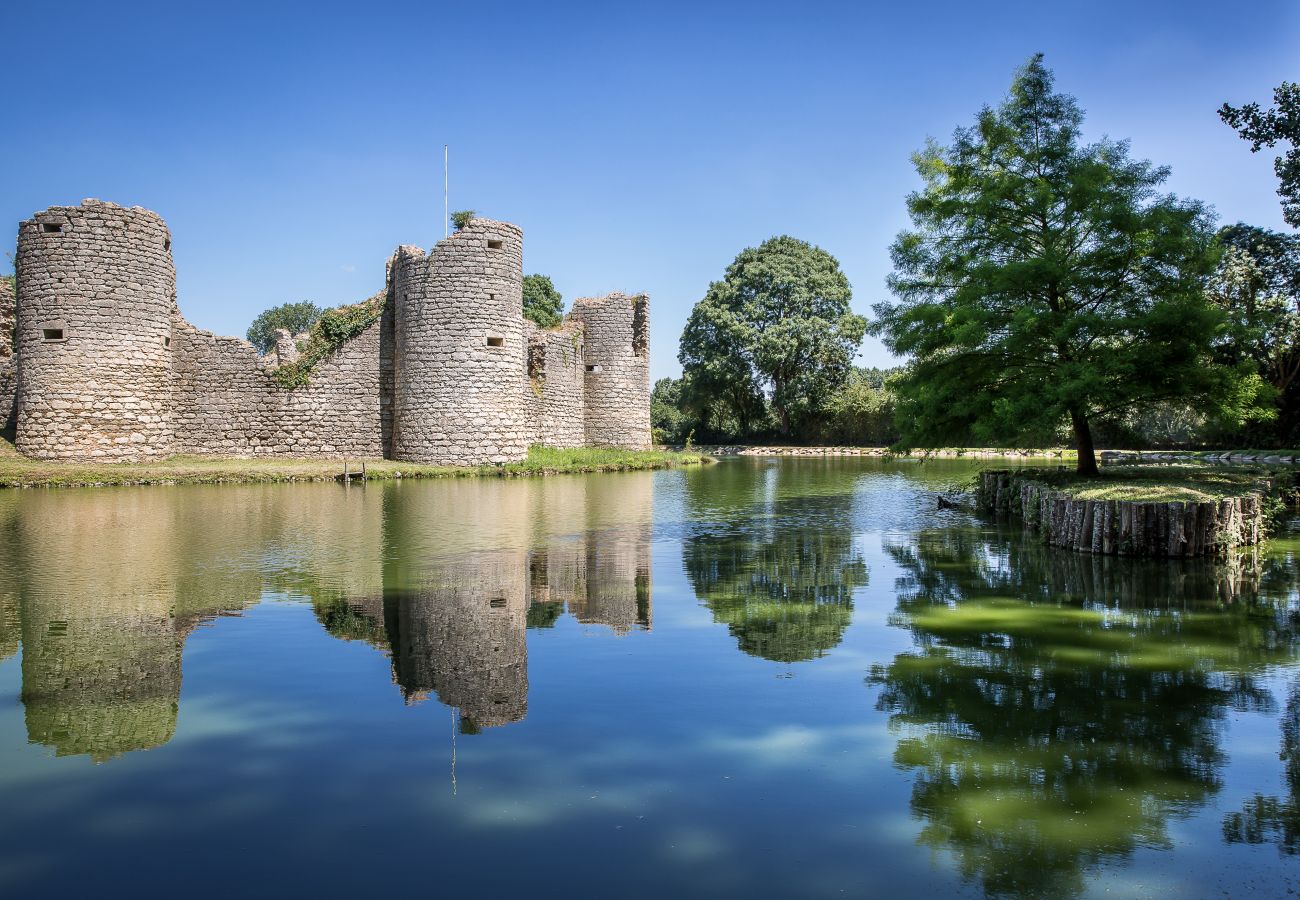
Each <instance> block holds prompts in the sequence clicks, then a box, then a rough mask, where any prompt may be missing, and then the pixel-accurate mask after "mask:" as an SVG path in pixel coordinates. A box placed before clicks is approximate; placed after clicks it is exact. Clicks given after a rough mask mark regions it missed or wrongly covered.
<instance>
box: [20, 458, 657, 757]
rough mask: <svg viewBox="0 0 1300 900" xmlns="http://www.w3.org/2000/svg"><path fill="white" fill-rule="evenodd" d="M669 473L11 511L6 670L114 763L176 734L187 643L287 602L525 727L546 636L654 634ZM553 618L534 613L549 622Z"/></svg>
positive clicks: (64, 503) (70, 746)
mask: <svg viewBox="0 0 1300 900" xmlns="http://www.w3.org/2000/svg"><path fill="white" fill-rule="evenodd" d="M652 483H653V480H652V477H651V476H650V475H649V474H646V473H637V474H630V475H628V476H612V477H607V478H601V479H584V478H555V479H548V480H546V481H545V482H542V481H533V480H528V481H524V480H520V481H505V480H501V481H474V482H470V481H454V482H447V483H445V484H437V485H416V484H411V485H403V484H388V485H371V486H369V487H366V488H360V487H348V488H344V487H342V486H340V487H339V488H337V489H332V488H324V487H318V486H312V487H310V488H308V489H305V490H300V491H295V492H294V494H293V496H292V502H286V495H285V494H284V493H283V491H284V489H283V488H281V489H278V490H279V491H280V493H278V494H277V493H276V490H277V489H274V488H272V489H264V488H222V489H215V490H207V489H179V490H167V489H153V490H103V491H77V492H40V493H36V492H25V493H18V494H15V493H10V494H8V495H6V496H4V497H3V498H0V554H2V555H3V558H4V559H5V560H6V565H5V566H4V567H3V571H0V659H4V658H7V657H9V656H12V655H14V654H15V653H16V652H17V651H18V649H19V646H20V643H21V648H22V690H21V697H22V702H23V704H24V709H25V717H26V724H27V731H28V738H29V740H31V741H32V742H35V743H41V744H45V745H48V746H50V747H52V748H54V750H55V752H56V753H57V754H59V755H67V754H85V755H88V756H90V757H91V758H92V759H94V760H96V761H102V760H105V759H109V758H111V757H113V756H116V755H119V754H122V753H125V752H128V751H132V750H141V749H148V748H151V747H157V746H159V745H161V744H164V743H166V742H167V741H168V740H170V738H171V737H172V735H173V734H174V732H175V729H176V719H177V708H178V703H179V697H180V689H181V659H182V651H183V647H184V644H185V640H186V638H187V636H188V635H189V634H190V633H191V632H192V631H193V629H194V628H195V627H196V626H198V625H201V624H203V623H204V622H206V621H208V620H210V619H212V618H213V617H215V616H218V615H226V614H238V611H239V610H240V609H243V608H245V607H247V606H248V605H250V604H253V603H255V602H258V601H259V600H260V599H262V598H263V597H264V596H266V595H267V594H270V595H272V596H285V597H289V598H302V599H306V600H308V601H310V603H311V605H312V607H313V609H314V612H315V614H316V617H317V619H318V621H319V622H320V623H321V625H322V626H323V627H324V629H325V631H326V632H327V633H328V634H330V635H332V636H334V637H336V638H339V639H341V640H349V641H353V640H356V641H364V642H366V643H368V644H370V645H371V646H373V647H375V648H376V649H378V650H380V651H382V652H384V653H386V654H389V655H390V656H391V661H392V674H393V681H394V683H395V684H396V685H397V687H398V688H399V690H400V691H401V692H402V694H403V696H404V697H405V698H406V699H407V700H408V701H409V702H418V701H420V700H422V699H423V698H425V697H427V696H429V695H434V696H436V697H437V698H438V699H439V700H440V701H441V702H443V703H445V704H447V705H449V706H452V707H455V708H457V709H459V710H460V720H461V724H462V729H463V730H464V731H466V732H473V731H477V730H479V729H481V728H485V727H491V726H497V725H504V724H507V723H510V722H516V721H519V720H521V719H523V718H524V716H525V715H526V714H527V710H528V652H527V643H526V640H525V630H526V627H527V626H529V625H539V624H547V625H554V624H555V622H556V621H557V620H559V618H560V616H561V615H562V613H563V611H564V610H565V609H566V608H567V611H568V612H569V613H570V614H571V615H572V616H573V617H574V618H575V619H577V620H578V621H579V622H584V623H594V624H599V625H602V626H607V627H609V628H611V629H613V630H614V631H616V632H617V633H620V634H625V633H627V632H629V631H631V630H634V629H647V628H649V627H650V622H651V590H650V575H649V572H650V553H651V551H650V528H651V521H652V514H653V491H652ZM535 610H536V611H538V612H534V611H535Z"/></svg>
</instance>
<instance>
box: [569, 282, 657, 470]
mask: <svg viewBox="0 0 1300 900" xmlns="http://www.w3.org/2000/svg"><path fill="white" fill-rule="evenodd" d="M649 312H650V310H649V299H648V298H647V297H646V296H645V295H637V296H634V297H629V296H627V295H625V294H608V295H606V296H604V297H584V298H582V299H580V300H576V301H574V304H573V311H572V312H571V313H569V315H570V317H571V318H573V319H575V320H577V321H579V322H581V323H582V324H583V328H584V331H585V333H586V343H585V349H584V363H585V378H584V380H585V404H586V443H587V444H588V445H590V446H594V447H621V448H624V449H628V450H642V449H645V448H648V447H649V446H650V349H649V337H650V335H649Z"/></svg>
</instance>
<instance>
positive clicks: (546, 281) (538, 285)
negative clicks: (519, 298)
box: [524, 275, 564, 328]
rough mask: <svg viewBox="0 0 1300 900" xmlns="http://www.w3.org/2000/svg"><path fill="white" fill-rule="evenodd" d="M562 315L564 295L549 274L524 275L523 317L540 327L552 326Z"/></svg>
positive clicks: (558, 322)
mask: <svg viewBox="0 0 1300 900" xmlns="http://www.w3.org/2000/svg"><path fill="white" fill-rule="evenodd" d="M563 317H564V297H563V296H561V294H560V292H559V291H557V290H556V289H555V285H554V284H552V283H551V277H550V276H549V275H525V276H524V318H525V319H531V320H532V321H533V322H535V323H536V324H537V325H539V326H540V327H542V328H554V327H555V326H556V325H559V324H560V321H561V319H563Z"/></svg>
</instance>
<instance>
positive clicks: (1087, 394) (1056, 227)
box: [873, 55, 1263, 474]
mask: <svg viewBox="0 0 1300 900" xmlns="http://www.w3.org/2000/svg"><path fill="white" fill-rule="evenodd" d="M1052 82H1053V78H1052V73H1051V72H1050V71H1049V70H1048V69H1047V68H1046V67H1045V66H1044V65H1043V60H1042V57H1041V55H1039V56H1035V57H1033V58H1032V59H1031V60H1030V61H1029V62H1028V63H1027V64H1026V65H1025V66H1024V67H1023V68H1022V69H1021V70H1020V71H1019V72H1018V73H1017V74H1016V76H1015V79H1014V81H1013V82H1012V85H1011V91H1010V94H1009V95H1008V96H1007V97H1006V99H1005V100H1004V101H1003V102H1002V103H1001V104H1000V105H999V106H997V107H996V108H987V107H986V108H985V109H983V110H982V111H981V112H980V113H979V115H978V116H977V118H976V122H975V124H974V126H972V127H970V128H959V129H958V130H957V131H956V132H955V134H954V136H953V141H952V144H951V146H947V147H945V146H940V145H939V144H937V143H936V142H933V141H932V142H931V143H930V144H929V145H928V146H927V147H926V149H925V150H924V151H922V152H920V153H918V154H917V155H916V156H915V157H914V162H915V165H916V169H917V171H918V172H919V173H920V175H921V177H922V179H923V181H924V186H923V187H922V189H921V190H919V191H917V192H915V193H913V194H911V195H909V196H908V199H907V206H908V211H909V213H910V214H911V218H912V222H913V225H914V230H912V231H904V232H903V233H901V234H900V235H899V237H898V238H897V240H896V241H895V242H894V245H893V247H892V257H893V262H894V272H893V274H892V275H891V276H890V278H889V286H890V288H891V289H892V291H893V292H894V294H895V295H896V296H897V301H896V302H893V303H890V302H885V303H880V304H877V305H876V306H875V311H876V314H877V316H878V320H877V322H876V323H875V324H874V326H873V327H874V330H875V331H876V333H878V334H880V335H881V336H882V337H883V339H884V341H885V344H886V345H887V346H888V347H889V349H890V350H892V351H893V352H895V353H897V354H900V355H911V356H913V358H914V364H913V365H912V367H911V368H910V369H909V370H908V371H907V373H906V374H905V375H904V376H903V377H901V378H900V379H898V380H897V382H896V383H895V389H896V390H897V391H898V393H899V395H900V398H901V404H902V407H903V414H902V416H901V418H900V421H901V422H902V423H903V424H904V426H905V430H906V433H905V435H904V440H905V441H907V442H909V443H912V444H929V445H943V444H945V443H947V444H952V443H958V444H960V443H966V442H983V443H990V444H1000V445H1006V444H1008V443H1010V442H1012V441H1024V442H1029V441H1048V440H1051V439H1052V437H1053V436H1054V434H1055V432H1056V431H1057V429H1059V428H1060V427H1061V425H1062V424H1064V423H1066V422H1069V423H1070V426H1071V428H1072V430H1073V432H1074V437H1075V444H1076V446H1077V448H1078V451H1079V462H1078V469H1079V471H1080V472H1081V473H1084V474H1096V472H1097V464H1096V456H1095V453H1094V450H1093V444H1092V431H1091V425H1092V422H1093V421H1094V420H1096V419H1098V418H1102V417H1108V416H1119V415H1123V414H1125V413H1127V412H1130V411H1132V410H1134V409H1141V408H1143V407H1145V406H1149V405H1152V404H1156V403H1160V402H1165V401H1172V400H1177V401H1179V402H1184V403H1187V404H1190V405H1193V406H1197V407H1202V408H1206V409H1212V411H1213V412H1214V413H1215V414H1216V415H1219V416H1221V417H1224V418H1227V419H1234V420H1238V421H1239V420H1241V419H1243V418H1245V417H1246V416H1248V415H1251V414H1257V409H1256V404H1257V403H1259V402H1260V399H1261V396H1262V394H1263V390H1262V382H1261V381H1260V379H1259V377H1258V375H1257V374H1255V373H1254V372H1253V371H1252V372H1248V371H1246V370H1247V368H1248V367H1246V366H1239V367H1231V366H1226V365H1216V364H1214V361H1213V358H1212V355H1211V354H1212V349H1213V345H1214V343H1215V341H1216V339H1218V338H1219V337H1220V336H1221V335H1222V334H1223V332H1224V330H1225V328H1226V324H1225V317H1224V315H1223V313H1222V312H1221V311H1220V310H1218V309H1216V308H1215V306H1214V305H1213V304H1212V303H1210V302H1209V301H1208V300H1207V298H1206V296H1205V284H1206V280H1207V278H1208V277H1209V275H1210V273H1211V272H1212V271H1213V269H1214V265H1215V260H1216V255H1217V254H1216V248H1215V244H1214V233H1213V230H1212V226H1211V218H1210V214H1209V212H1208V211H1207V210H1206V209H1205V208H1204V207H1203V206H1202V205H1201V204H1199V203H1197V202H1194V201H1186V200H1180V199H1178V198H1176V197H1173V196H1170V195H1163V194H1159V193H1158V192H1157V189H1158V188H1159V186H1160V185H1161V183H1162V182H1164V180H1165V179H1166V177H1167V176H1168V170H1167V169H1164V168H1159V167H1156V166H1153V165H1152V164H1151V163H1150V162H1147V161H1144V160H1132V159H1130V158H1129V154H1128V146H1127V144H1125V143H1122V142H1116V141H1111V140H1102V141H1100V142H1098V143H1095V144H1084V143H1082V141H1081V135H1080V126H1081V123H1082V121H1083V113H1082V111H1081V110H1080V109H1079V106H1078V104H1077V103H1076V102H1075V100H1074V98H1072V97H1070V96H1067V95H1064V94H1059V93H1055V92H1054V91H1053V89H1052V86H1053V85H1052Z"/></svg>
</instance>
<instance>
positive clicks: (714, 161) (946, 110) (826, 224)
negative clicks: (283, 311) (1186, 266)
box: [0, 0, 1300, 378]
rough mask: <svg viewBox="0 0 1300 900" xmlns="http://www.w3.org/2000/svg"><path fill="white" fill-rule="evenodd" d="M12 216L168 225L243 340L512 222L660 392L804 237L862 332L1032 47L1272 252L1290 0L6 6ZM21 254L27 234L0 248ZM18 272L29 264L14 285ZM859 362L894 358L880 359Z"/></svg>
mask: <svg viewBox="0 0 1300 900" xmlns="http://www.w3.org/2000/svg"><path fill="white" fill-rule="evenodd" d="M0 33H3V35H4V40H3V44H4V50H3V51H2V53H3V56H2V57H0V81H2V82H3V83H4V84H5V86H6V90H5V97H6V104H5V107H6V110H5V113H6V114H5V119H6V120H7V127H6V128H5V129H4V137H3V139H0V219H2V220H3V221H4V222H5V223H7V224H5V225H4V228H6V229H8V230H9V233H10V234H13V233H14V232H15V231H16V227H17V223H18V222H19V221H20V220H21V219H25V218H27V217H29V216H30V215H31V214H32V213H33V212H35V211H36V210H39V209H43V208H45V207H47V206H52V205H63V204H75V203H77V202H79V201H80V200H81V199H82V198H83V197H98V198H101V199H104V200H111V201H113V202H116V203H120V204H123V205H140V206H146V207H149V208H150V209H153V210H156V211H157V212H159V213H161V214H162V215H163V216H164V217H165V218H166V220H167V222H168V224H169V225H170V226H171V229H172V234H173V248H174V251H175V257H176V266H177V274H178V280H179V293H180V304H181V309H182V311H183V312H184V313H185V315H186V316H187V317H188V318H189V319H190V320H191V321H192V322H194V323H195V324H196V325H198V326H200V327H202V328H209V329H212V330H214V331H217V332H218V333H223V334H241V335H242V334H243V332H244V330H245V329H246V328H247V326H248V323H249V321H250V320H251V319H252V318H253V316H255V315H256V314H257V313H258V312H260V311H261V310H262V309H265V308H266V307H268V306H272V305H275V304H278V303H282V302H285V301H292V300H313V301H315V302H316V303H318V304H321V305H328V306H332V305H337V304H341V303H350V302H355V301H357V300H361V299H364V298H365V297H367V296H369V295H370V294H372V293H373V292H374V291H376V290H377V289H378V288H379V287H380V286H381V285H382V282H383V274H384V262H385V260H386V259H387V257H388V255H389V254H390V253H391V252H392V250H393V248H394V247H396V246H397V245H398V244H402V243H413V244H420V245H423V246H425V247H428V246H429V245H431V244H433V243H434V242H435V241H436V240H437V239H439V238H441V237H442V233H443V224H442V146H443V144H445V143H446V144H450V145H451V208H452V209H460V208H473V209H476V210H478V211H479V213H480V214H482V215H486V216H490V217H492V218H498V219H506V220H509V221H511V222H515V223H517V224H519V225H520V226H521V227H522V228H523V229H524V234H525V251H524V253H525V256H524V266H525V271H527V272H543V273H547V274H549V275H551V276H552V277H553V278H554V280H555V283H556V286H557V287H558V288H559V289H560V291H561V292H562V293H563V294H564V296H565V298H566V300H571V299H572V298H574V297H578V296H584V295H589V294H596V293H603V292H606V291H610V290H625V291H648V292H649V293H650V294H651V304H652V305H651V309H652V318H651V323H652V343H651V354H652V355H651V359H652V373H653V376H654V377H656V378H658V377H661V376H663V375H669V374H676V373H677V372H678V370H679V367H678V364H677V359H676V356H677V339H678V337H679V335H680V333H681V328H682V325H683V324H684V322H685V320H686V316H687V315H688V313H689V311H690V308H691V305H692V304H693V303H694V302H695V301H696V300H698V299H699V298H700V297H701V296H702V295H703V293H704V291H705V289H706V288H707V286H708V283H709V282H710V281H711V280H715V279H717V278H718V277H720V276H721V274H722V272H723V270H724V268H725V267H726V265H727V264H728V263H729V262H730V261H731V260H732V258H733V257H734V256H735V254H736V253H737V252H738V251H739V250H741V249H742V248H744V247H746V246H751V245H754V244H757V243H759V242H761V241H762V240H764V239H766V238H767V237H770V236H772V235H774V234H781V233H786V234H791V235H794V236H796V237H799V238H803V239H805V240H808V241H811V242H813V243H815V244H818V245H820V246H821V247H823V248H825V249H826V250H828V251H830V252H831V253H833V254H834V255H835V256H836V257H838V258H839V260H840V262H841V264H842V265H843V267H844V270H845V272H846V274H847V275H848V277H849V279H850V281H851V282H852V284H853V288H854V306H855V307H856V308H857V309H858V310H859V311H862V312H868V311H869V308H870V305H871V304H872V303H873V302H876V301H878V300H880V299H882V298H883V297H884V296H885V294H886V291H885V287H884V278H885V275H886V274H887V272H888V271H889V256H888V246H889V243H890V241H891V239H892V238H893V236H894V235H895V234H896V233H897V232H898V231H899V229H900V228H902V227H904V226H905V225H906V223H907V220H906V213H905V208H904V197H905V195H906V193H907V192H908V191H909V190H911V189H913V188H914V187H916V185H917V183H918V180H917V178H916V176H915V175H914V173H913V172H912V169H911V166H910V163H909V154H910V153H911V152H912V151H913V150H915V149H917V148H919V147H920V146H922V144H923V143H924V141H925V139H926V137H927V136H934V137H938V138H940V139H943V138H947V137H948V136H949V135H950V134H951V132H952V130H953V128H954V127H955V126H956V125H959V124H968V123H969V122H970V121H971V119H972V117H973V115H974V114H975V112H976V111H977V110H978V109H979V107H980V106H981V105H983V104H986V103H994V102H996V101H997V100H999V99H1000V98H1001V97H1002V96H1003V94H1004V93H1005V91H1006V89H1007V86H1008V84H1009V82H1010V79H1011V75H1012V73H1013V71H1014V69H1015V68H1016V67H1017V66H1018V65H1020V64H1021V63H1023V62H1024V61H1025V60H1026V59H1027V58H1028V57H1029V56H1030V55H1031V54H1033V53H1035V52H1037V51H1042V52H1044V53H1045V54H1046V61H1047V64H1048V65H1049V66H1050V67H1051V68H1052V69H1054V70H1055V72H1056V76H1057V86H1058V88H1059V89H1061V90H1064V91H1066V92H1068V93H1071V94H1074V95H1075V96H1076V97H1077V98H1078V99H1079V101H1080V103H1081V104H1082V106H1083V107H1084V109H1085V110H1086V111H1087V114H1088V115H1087V119H1086V121H1085V129H1086V130H1087V132H1088V135H1089V136H1090V137H1097V136H1100V135H1102V134H1108V135H1110V136H1111V137H1116V138H1129V139H1131V140H1132V146H1133V151H1134V153H1135V155H1138V156H1142V157H1146V158H1149V159H1152V160H1154V161H1156V162H1157V163H1161V164H1166V165H1169V166H1171V167H1172V168H1173V175H1172V177H1171V179H1170V181H1169V188H1170V189H1171V190H1173V191H1174V192H1176V193H1179V194H1182V195H1185V196H1192V197H1196V198H1199V199H1201V200H1204V201H1206V202H1208V203H1210V204H1212V205H1213V206H1214V207H1215V208H1216V209H1217V211H1218V213H1219V215H1220V217H1221V219H1222V220H1223V221H1225V222H1227V221H1236V220H1238V219H1241V220H1245V221H1248V222H1251V223H1253V224H1258V225H1263V226H1267V227H1270V228H1277V229H1282V228H1283V227H1284V226H1283V223H1282V218H1281V213H1280V210H1279V206H1278V201H1277V197H1276V195H1275V193H1274V191H1275V189H1276V181H1275V178H1274V176H1273V173H1272V162H1271V159H1272V158H1271V156H1268V155H1266V154H1265V153H1261V154H1257V155H1254V156H1252V155H1251V154H1250V152H1249V146H1248V145H1247V144H1246V143H1245V142H1244V141H1241V140H1240V139H1239V138H1237V137H1236V135H1235V134H1234V133H1233V132H1232V131H1231V130H1229V129H1228V128H1227V127H1226V126H1224V125H1223V124H1221V123H1220V122H1219V120H1218V117H1217V116H1216V115H1215V110H1216V109H1217V107H1218V106H1219V104H1221V103H1222V102H1224V101H1232V102H1234V103H1239V102H1244V101H1249V100H1258V101H1261V102H1263V101H1268V100H1269V99H1270V97H1271V91H1272V88H1273V87H1274V86H1275V85H1277V84H1278V83H1279V82H1281V81H1283V80H1293V81H1294V80H1297V79H1300V3H1295V2H1286V0H1278V2H1248V3H1241V4H1235V5H1233V4H1226V3H1223V2H1221V0H1220V2H1216V3H1199V2H1195V0H1181V2H1160V3H1155V2H1140V0H1137V2H1135V0H1127V2H1121V3H1112V2H1098V0H1093V2H1087V3H1066V2H1047V0H1038V2H1032V3H1016V2H1002V3H998V4H987V3H970V2H961V3H943V2H928V3H890V4H878V5H877V4H871V3H865V2H859V3H844V4H832V3H806V2H805V3H782V4H765V3H761V2H745V3H736V4H729V5H727V4H709V3H703V2H695V3H689V4H681V5H678V4H674V3H669V2H653V3H651V2H642V3H623V4H612V3H610V4H599V5H590V6H587V5H578V4H563V3H557V2H552V3H529V4H518V5H515V4H512V3H508V2H505V0H482V2H476V3H465V2H460V3H454V4H451V3H437V2H424V3H410V2H408V3H394V4H383V3H377V2H370V3H367V2H359V0H351V2H347V3H331V2H322V0H318V2H312V3H302V4H289V3H276V2H270V0H262V2H257V3H240V2H217V3H190V2H181V0H171V2H166V3H157V4H144V3H132V2H129V0H117V2H113V3H105V2H102V0H98V2H71V0H60V2H57V3H55V2H49V0H43V2H26V3H18V2H13V3H7V4H5V5H4V7H3V9H2V10H0ZM5 243H6V244H7V243H8V240H6V241H5ZM6 271H7V269H6ZM862 359H863V360H864V361H865V362H867V363H869V364H886V363H888V362H889V357H888V354H887V353H885V351H884V350H883V349H882V348H881V347H880V346H879V344H877V343H875V342H874V341H873V340H871V339H868V342H867V344H866V345H865V346H864V349H863V352H862Z"/></svg>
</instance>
